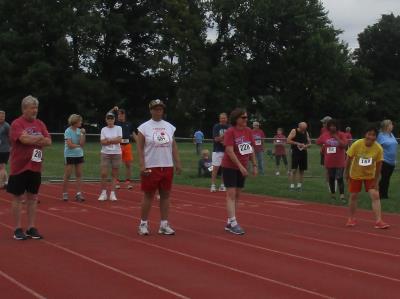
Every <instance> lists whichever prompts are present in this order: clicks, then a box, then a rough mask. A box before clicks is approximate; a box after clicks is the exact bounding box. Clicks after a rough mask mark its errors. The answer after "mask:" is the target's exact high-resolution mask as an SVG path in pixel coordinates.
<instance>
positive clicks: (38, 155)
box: [31, 148, 43, 163]
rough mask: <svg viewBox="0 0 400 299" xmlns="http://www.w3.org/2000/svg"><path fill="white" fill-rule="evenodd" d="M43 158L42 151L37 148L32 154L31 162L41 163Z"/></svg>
mask: <svg viewBox="0 0 400 299" xmlns="http://www.w3.org/2000/svg"><path fill="white" fill-rule="evenodd" d="M42 158H43V152H42V151H41V150H40V149H37V148H35V149H34V150H33V153H32V158H31V160H32V161H33V162H37V163H41V162H42Z"/></svg>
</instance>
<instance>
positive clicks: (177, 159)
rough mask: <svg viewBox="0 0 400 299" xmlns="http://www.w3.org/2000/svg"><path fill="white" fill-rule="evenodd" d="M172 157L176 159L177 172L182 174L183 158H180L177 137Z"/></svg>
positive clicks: (173, 143)
mask: <svg viewBox="0 0 400 299" xmlns="http://www.w3.org/2000/svg"><path fill="white" fill-rule="evenodd" d="M172 157H173V159H174V165H175V171H176V174H181V172H182V165H181V160H180V158H179V151H178V145H177V144H176V141H175V139H174V141H173V142H172Z"/></svg>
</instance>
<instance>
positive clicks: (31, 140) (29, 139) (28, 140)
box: [18, 131, 44, 145]
mask: <svg viewBox="0 0 400 299" xmlns="http://www.w3.org/2000/svg"><path fill="white" fill-rule="evenodd" d="M18 140H19V141H20V142H21V143H22V144H25V145H39V143H40V142H42V141H44V136H43V135H29V134H28V133H27V132H26V131H23V132H22V134H21V136H20V137H19V138H18Z"/></svg>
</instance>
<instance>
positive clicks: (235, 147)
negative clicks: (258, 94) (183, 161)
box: [222, 108, 258, 235]
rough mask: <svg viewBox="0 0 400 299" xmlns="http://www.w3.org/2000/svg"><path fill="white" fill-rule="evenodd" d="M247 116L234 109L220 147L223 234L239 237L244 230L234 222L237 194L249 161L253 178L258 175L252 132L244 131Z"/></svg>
mask: <svg viewBox="0 0 400 299" xmlns="http://www.w3.org/2000/svg"><path fill="white" fill-rule="evenodd" d="M247 118H248V117H247V112H246V110H244V109H241V108H236V109H235V110H233V111H232V113H231V114H230V122H231V125H232V127H231V128H229V129H228V130H227V131H226V132H225V136H224V144H225V154H224V157H223V159H222V174H223V180H224V184H225V186H226V188H227V192H226V208H227V211H228V223H227V225H226V226H225V230H226V231H228V232H230V233H233V234H236V235H243V234H244V230H243V229H242V227H241V226H240V225H239V223H238V222H237V219H236V210H237V207H238V202H239V198H240V193H241V191H242V189H243V187H244V183H245V180H246V177H247V176H248V171H247V166H248V162H249V160H250V159H251V161H252V164H253V175H254V176H256V175H257V173H258V167H257V161H256V155H255V152H254V147H255V142H254V138H253V133H252V130H251V129H250V128H249V127H247Z"/></svg>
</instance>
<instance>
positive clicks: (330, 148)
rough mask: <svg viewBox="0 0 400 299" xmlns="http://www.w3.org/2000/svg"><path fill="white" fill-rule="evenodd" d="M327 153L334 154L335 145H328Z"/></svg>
mask: <svg viewBox="0 0 400 299" xmlns="http://www.w3.org/2000/svg"><path fill="white" fill-rule="evenodd" d="M326 153H327V154H336V146H330V147H327V148H326Z"/></svg>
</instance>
